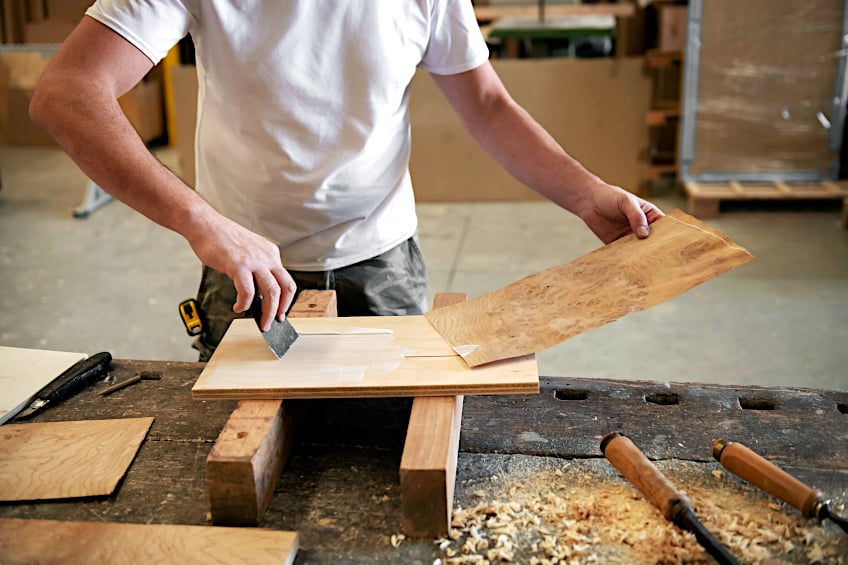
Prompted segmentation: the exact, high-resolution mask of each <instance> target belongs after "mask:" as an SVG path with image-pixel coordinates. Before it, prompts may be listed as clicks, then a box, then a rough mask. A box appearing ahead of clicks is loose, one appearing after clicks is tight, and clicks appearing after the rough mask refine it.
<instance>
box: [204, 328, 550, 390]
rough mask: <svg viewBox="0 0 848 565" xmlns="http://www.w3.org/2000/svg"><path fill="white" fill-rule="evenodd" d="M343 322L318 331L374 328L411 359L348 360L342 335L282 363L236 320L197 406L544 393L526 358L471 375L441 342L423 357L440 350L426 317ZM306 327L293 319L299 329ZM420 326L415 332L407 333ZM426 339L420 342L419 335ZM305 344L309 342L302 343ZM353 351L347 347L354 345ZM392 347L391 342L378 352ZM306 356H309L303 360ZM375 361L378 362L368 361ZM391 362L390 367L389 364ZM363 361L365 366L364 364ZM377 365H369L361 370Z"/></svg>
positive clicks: (363, 355)
mask: <svg viewBox="0 0 848 565" xmlns="http://www.w3.org/2000/svg"><path fill="white" fill-rule="evenodd" d="M350 320H351V318H338V319H337V320H335V321H333V320H325V321H318V320H314V321H311V322H316V324H314V325H320V326H321V327H322V328H325V329H326V328H333V327H334V328H336V329H339V330H340V331H346V330H347V329H350V328H353V327H356V326H357V325H363V324H366V323H369V324H371V325H376V326H382V327H383V328H386V329H390V330H392V331H394V330H397V333H396V335H395V338H396V339H398V341H397V342H396V343H394V344H392V342H391V339H392V336H387V337H388V340H389V346H390V347H395V346H398V347H400V348H406V347H408V348H410V349H411V352H410V355H411V356H407V357H404V356H403V355H402V351H401V352H400V353H398V352H397V351H389V354H390V355H396V357H391V358H387V357H385V353H382V352H381V351H382V350H378V349H373V350H372V349H367V350H363V351H356V350H354V351H353V352H352V351H351V348H350V347H348V349H346V350H345V351H343V356H339V357H336V356H334V355H333V353H332V347H335V346H339V345H340V344H343V343H347V342H349V341H350V340H351V339H358V338H357V336H341V339H337V340H334V341H333V342H332V347H330V348H328V349H326V350H325V349H322V348H321V347H320V346H314V344H313V345H308V347H317V349H312V350H309V349H306V350H304V349H300V348H301V345H303V344H306V343H307V337H309V336H301V337H300V339H298V340H297V341H296V342H295V344H294V345H293V346H292V348H291V349H290V350H289V351H288V352H287V353H286V355H284V356H283V358H282V359H276V358H275V357H274V355H273V354H272V353H271V352H270V351H269V350H268V346H267V345H266V344H265V342H264V340H263V339H262V336H261V334H260V333H259V331H258V330H257V328H256V324H255V323H253V322H252V321H251V320H249V319H240V320H234V321H233V323H232V324H231V326H230V328H229V329H228V330H227V333H226V335H225V336H224V338H223V339H222V340H221V343H220V345H219V346H218V349H217V350H216V351H215V353H214V355H213V356H212V358H211V359H210V361H209V363H208V364H207V365H206V368H205V369H204V370H203V372H202V373H201V375H200V378H199V379H198V380H197V383H195V385H194V387H193V388H192V397H193V398H195V399H199V400H211V399H217V398H230V399H247V398H265V399H274V398H373V397H396V396H444V395H456V394H524V393H532V392H535V391H537V390H538V368H537V366H536V360H535V358H533V357H522V358H520V359H513V360H509V361H504V362H503V363H497V364H492V365H490V366H487V367H481V368H477V369H473V370H472V369H470V368H469V367H468V365H467V364H466V363H465V362H463V360H462V359H461V358H460V357H459V356H458V355H457V354H456V353H454V352H453V351H450V348H449V347H445V345H444V343H443V340H440V341H439V343H440V345H439V346H438V348H437V350H438V351H437V353H438V352H444V353H445V355H437V356H421V355H426V354H430V352H432V351H434V349H430V348H428V347H427V346H426V343H427V341H428V339H430V337H429V336H435V335H436V333H435V332H434V331H433V329H432V328H431V327H429V324H428V323H427V321H426V319H425V318H423V317H420V316H404V317H398V316H382V317H374V318H373V319H372V320H371V321H370V322H366V321H365V320H363V319H354V320H355V321H354V322H351V321H350ZM301 322H306V321H305V320H295V319H292V323H293V324H298V326H297V327H299V328H300V327H304V326H301V325H300V323H301ZM410 324H414V325H415V327H417V328H418V330H416V331H412V332H410V331H409V325H410ZM416 335H419V336H421V339H420V340H417V339H415V336H416ZM302 342H303V343H302ZM348 345H349V343H348ZM384 346H386V344H385V343H383V344H382V345H380V346H379V347H384ZM300 351H304V355H303V356H300ZM372 355H376V356H377V357H376V358H375V359H373V360H371V359H370V357H371V356H372ZM387 359H388V361H391V363H389V362H388V361H387ZM363 360H365V361H363ZM372 361H373V363H372V364H371V365H363V363H371V362H372Z"/></svg>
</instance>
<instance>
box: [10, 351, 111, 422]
mask: <svg viewBox="0 0 848 565" xmlns="http://www.w3.org/2000/svg"><path fill="white" fill-rule="evenodd" d="M111 362H112V355H111V354H110V353H108V352H105V351H104V352H101V353H95V354H94V355H92V356H90V357H88V358H86V359H83V360H81V361H77V362H76V363H74V364H73V365H72V366H71V367H69V368H68V369H67V370H66V371H65V372H63V373H62V374H61V375H59V376H58V377H56V378H55V379H54V380H53V382H51V383H50V384H49V385H48V386H46V387H45V388H44V389H42V390H41V392H39V393H38V400H41V401H42V402H43V403H44V406H47V405H48V404H50V405H51V406H52V405H53V404H57V403H59V402H61V401H63V400H65V399H66V398H69V397H71V396H73V395H74V394H76V393H77V392H78V391H80V390H81V389H82V388H84V387H85V386H87V385H89V384H91V383H93V382H94V381H95V380H96V379H97V377H99V376H100V375H102V374H103V373H105V372H106V371H107V370H108V369H109V364H110V363H111ZM37 412H38V410H33V411H28V412H25V413H24V414H22V415H21V416H20V417H21V418H28V417H30V416H33V415H35V414H36V413H37Z"/></svg>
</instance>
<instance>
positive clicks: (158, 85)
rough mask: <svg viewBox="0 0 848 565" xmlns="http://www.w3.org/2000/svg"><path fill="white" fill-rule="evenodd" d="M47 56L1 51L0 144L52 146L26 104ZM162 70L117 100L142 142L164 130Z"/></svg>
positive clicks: (30, 52)
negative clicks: (30, 115)
mask: <svg viewBox="0 0 848 565" xmlns="http://www.w3.org/2000/svg"><path fill="white" fill-rule="evenodd" d="M48 60H49V59H48V58H47V57H45V56H43V55H41V53H40V52H38V51H2V52H0V143H3V144H8V145H55V144H56V142H55V141H54V140H53V137H52V136H50V134H48V133H47V132H46V131H45V130H44V129H42V128H41V127H40V126H38V125H36V124H35V123H33V122H32V120H30V118H29V103H30V100H32V94H33V92H34V91H35V85H36V83H37V82H38V78H39V77H40V76H41V73H42V72H43V71H44V68H45V67H46V66H47V62H48ZM163 98H164V97H163V93H162V73H161V70H159V69H154V70H153V71H151V73H150V74H148V76H147V77H145V79H144V80H142V81H141V82H140V83H139V84H137V85H136V86H135V87H134V88H133V89H132V90H130V91H129V92H128V93H127V94H125V95H124V96H122V97H121V98H120V99H119V100H118V103H119V104H120V105H121V108H122V109H123V110H124V113H125V114H126V115H127V118H128V119H129V121H130V123H131V124H132V125H133V127H134V128H135V130H136V131H137V132H138V134H139V136H141V138H142V139H143V140H144V141H145V142H148V141H152V140H154V139H156V138H158V137H160V136H161V135H162V134H163V133H164V131H165V120H164V100H163Z"/></svg>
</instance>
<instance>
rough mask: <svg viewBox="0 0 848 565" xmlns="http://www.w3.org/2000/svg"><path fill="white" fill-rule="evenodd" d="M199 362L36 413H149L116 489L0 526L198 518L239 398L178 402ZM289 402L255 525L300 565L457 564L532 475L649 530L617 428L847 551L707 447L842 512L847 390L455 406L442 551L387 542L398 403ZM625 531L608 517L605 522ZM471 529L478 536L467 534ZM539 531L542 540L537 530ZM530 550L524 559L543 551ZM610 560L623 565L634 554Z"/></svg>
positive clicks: (682, 474)
mask: <svg viewBox="0 0 848 565" xmlns="http://www.w3.org/2000/svg"><path fill="white" fill-rule="evenodd" d="M203 366H204V365H203V364H201V363H176V362H154V361H132V360H115V361H113V364H112V375H113V376H114V378H115V380H116V381H121V380H123V379H126V378H129V377H132V376H134V375H136V374H139V373H145V372H147V373H155V374H158V375H161V380H144V381H141V382H140V383H137V384H135V385H132V386H130V387H127V388H125V389H123V390H120V391H118V392H115V393H113V394H111V395H109V396H100V395H98V394H97V392H98V391H99V390H102V389H103V388H105V386H106V384H104V383H97V384H96V385H94V386H92V387H90V388H88V389H86V390H85V391H83V392H81V393H79V394H78V395H77V396H75V397H73V398H71V399H70V400H67V401H65V402H64V403H63V404H60V405H57V406H54V407H52V408H49V409H47V410H46V411H45V412H43V413H42V414H40V415H38V416H37V417H36V418H34V419H33V420H32V421H36V422H48V421H63V420H89V419H106V418H129V417H142V416H153V417H154V418H155V420H154V422H153V426H152V427H151V429H150V432H149V433H148V435H147V438H146V440H145V441H144V443H143V444H142V447H141V449H140V451H139V453H138V455H137V457H136V458H135V460H134V462H133V464H132V465H131V467H130V469H129V471H128V473H127V475H126V477H125V478H124V480H123V481H122V483H121V484H120V485H119V487H118V489H117V492H116V493H115V494H114V495H112V496H109V497H104V498H100V499H77V500H73V501H61V502H43V503H34V504H27V503H23V504H2V505H0V517H15V518H51V519H61V520H83V521H110V522H133V523H172V524H199V525H204V524H208V522H207V515H208V512H209V502H208V498H207V492H206V479H205V460H206V456H207V455H208V454H209V451H210V449H211V448H212V445H213V444H214V442H215V440H216V438H217V436H218V433H219V432H220V431H221V429H222V428H223V426H224V424H225V422H226V421H227V418H228V416H229V415H230V413H231V412H232V411H233V410H234V409H235V407H236V406H237V403H236V402H235V401H226V400H223V401H195V400H192V399H191V392H190V391H191V387H192V385H193V384H194V382H195V381H196V380H197V377H198V375H199V374H200V371H201V369H202V368H203ZM299 402H304V403H308V404H307V410H306V412H307V414H308V415H307V416H306V420H305V421H304V423H303V424H302V425H301V426H300V428H299V434H300V435H299V437H298V443H297V445H296V447H295V449H294V452H293V454H292V457H291V459H290V460H289V463H288V465H287V467H286V468H285V470H284V471H283V475H282V478H281V480H280V482H279V483H278V485H277V488H276V492H275V494H274V498H273V499H272V501H271V503H270V507H269V509H268V511H267V512H266V514H265V516H264V518H263V520H262V522H261V523H260V526H259V527H262V528H272V529H281V530H296V531H298V532H300V534H301V549H300V551H299V553H298V558H297V562H298V563H338V562H353V563H356V562H361V563H366V562H367V563H401V562H402V563H433V562H434V560H436V559H441V560H442V562H443V563H453V562H459V561H456V560H455V559H456V556H462V555H463V554H462V552H461V546H462V545H463V544H464V543H465V542H466V541H468V539H469V536H468V533H467V530H464V531H463V530H461V528H463V527H466V528H467V526H468V524H469V523H470V522H469V520H470V518H469V516H468V514H469V513H471V512H472V510H473V511H476V512H478V513H479V512H480V508H484V506H485V505H486V504H488V505H490V506H492V507H494V508H495V509H494V510H492V509H490V510H485V509H484V510H483V512H484V514H485V513H486V512H488V515H489V517H490V518H491V516H493V515H496V514H497V506H498V505H500V504H502V503H509V501H510V500H511V499H514V500H515V501H518V502H516V503H515V504H514V508H513V509H512V510H508V509H507V511H508V512H512V511H518V510H520V511H519V514H520V513H521V512H523V511H524V509H525V508H530V507H531V506H532V501H531V500H530V499H529V498H527V496H528V495H529V494H530V490H531V488H533V487H534V485H536V486H538V484H539V479H540V478H541V479H543V480H544V481H548V482H549V483H550V489H549V490H550V493H548V494H547V495H545V496H543V498H545V499H546V500H547V501H548V502H551V503H556V504H561V503H563V501H568V500H571V501H572V505H576V506H575V507H578V506H579V508H580V509H581V510H580V512H583V514H581V515H580V516H578V518H580V519H585V520H587V522H586V523H587V524H588V523H590V522H589V521H591V520H596V519H600V518H601V517H600V516H599V515H600V514H603V512H600V511H599V510H598V508H601V506H598V502H597V501H593V502H592V504H593V505H594V506H591V508H595V511H594V512H595V516H590V515H589V514H590V513H591V512H590V510H586V508H588V506H586V504H588V503H586V502H585V499H584V498H581V497H582V496H583V495H591V496H599V497H601V498H610V499H611V500H612V499H614V497H615V496H618V494H617V493H618V492H619V491H621V492H626V493H628V494H627V502H626V504H624V503H622V504H623V506H622V505H620V506H621V507H622V508H624V506H626V507H627V511H628V512H629V513H630V514H632V516H631V518H632V517H633V516H636V514H638V513H639V512H646V513H647V515H648V516H649V518H650V519H652V520H657V521H658V522H659V523H663V522H664V521H663V520H662V518H661V517H660V515H659V513H658V512H656V511H654V510H653V509H652V507H650V506H649V504H648V503H647V502H645V501H644V500H641V497H640V496H639V495H638V493H637V492H636V491H635V490H633V489H632V488H630V487H629V486H628V485H627V484H626V483H625V482H624V480H623V479H622V478H621V477H620V476H619V475H618V474H617V472H616V471H615V470H614V469H613V468H612V467H611V466H610V465H609V464H608V463H607V461H606V460H605V459H604V458H603V457H602V455H601V453H600V449H599V441H600V437H601V436H602V435H604V434H605V433H607V432H610V431H614V430H619V431H622V432H624V433H625V434H626V435H627V436H628V437H630V438H631V439H632V440H633V442H634V443H635V444H636V445H637V446H639V447H640V448H641V449H642V450H643V451H644V452H645V454H646V455H647V456H648V457H649V458H650V459H652V460H656V461H657V464H658V466H659V467H660V468H661V469H662V470H663V471H664V472H665V473H666V474H667V475H668V476H669V478H670V479H671V480H672V482H674V483H675V484H677V485H678V486H679V487H680V488H681V489H682V490H686V491H687V492H688V494H689V496H690V498H693V502H694V503H695V506H696V511H700V509H701V508H703V509H704V510H705V511H707V510H710V508H712V507H711V506H710V505H711V504H713V501H703V503H702V505H701V506H700V507H699V500H698V498H697V497H696V496H694V495H695V494H698V495H699V496H702V497H703V496H705V493H708V492H720V493H723V494H724V495H726V496H725V498H728V497H729V495H730V494H732V495H733V497H735V498H734V499H735V500H736V501H737V503H738V500H739V497H743V498H745V499H746V500H747V502H746V504H750V505H751V508H752V510H751V512H754V513H760V514H770V515H771V516H772V518H769V520H771V521H772V522H773V521H774V520H775V519H778V518H781V517H785V516H789V518H783V519H792V520H795V521H796V522H793V523H792V524H791V526H792V527H793V528H796V530H797V531H796V533H798V532H800V530H799V529H798V528H806V530H805V531H804V532H800V534H799V535H801V534H803V535H806V536H807V540H808V542H810V543H812V542H811V539H812V540H813V541H814V540H815V538H820V539H822V540H831V543H830V545H829V546H828V547H827V548H826V549H827V550H828V551H830V550H831V549H832V550H834V551H836V552H837V553H834V554H833V555H842V556H846V555H848V536H840V534H839V530H838V529H837V528H836V526H835V525H833V524H830V523H826V524H824V525H823V526H820V525H817V524H813V523H811V522H808V521H806V520H803V519H801V518H799V517H798V516H797V515H798V512H797V511H795V510H794V509H792V508H789V507H786V506H785V505H782V504H777V501H776V500H775V499H771V498H769V497H768V496H766V495H762V494H760V493H758V492H757V491H755V490H754V489H753V488H751V487H748V486H747V485H745V484H744V483H742V482H741V481H739V480H737V479H735V478H733V477H732V476H730V475H729V474H728V473H726V472H724V471H723V470H722V468H721V467H720V466H719V465H718V464H717V463H715V461H714V460H713V459H712V456H711V444H712V441H713V440H714V439H716V438H719V437H721V438H724V439H726V440H733V441H740V442H742V443H744V444H746V445H748V446H749V447H751V448H752V449H754V450H756V451H757V452H759V453H760V454H762V455H764V456H765V457H767V458H769V459H771V460H772V461H773V462H775V463H777V464H778V465H780V466H781V467H782V468H784V469H786V470H787V471H789V472H791V473H792V474H794V475H795V476H797V477H798V478H799V479H801V480H802V481H804V482H806V483H807V484H810V485H811V486H815V487H817V488H819V489H820V490H822V491H823V492H825V493H826V494H828V495H829V496H830V497H832V498H833V500H834V503H835V504H836V506H837V507H839V505H840V504H841V505H843V507H842V513H843V514H845V513H846V509H845V507H844V506H845V505H848V391H827V390H811V389H788V388H769V387H732V386H718V385H703V384H680V383H660V382H650V381H644V382H634V381H616V380H604V379H579V378H561V377H556V378H554V377H551V378H548V377H543V378H542V379H541V392H540V393H539V394H538V395H524V396H480V397H466V398H465V405H464V410H463V424H462V435H461V441H460V454H459V461H458V469H457V480H456V493H455V506H459V507H462V508H463V509H464V510H463V511H462V512H459V513H456V514H455V521H456V524H457V528H458V529H457V531H456V532H455V533H454V536H456V537H457V539H456V540H451V539H445V540H442V541H441V542H439V541H438V540H436V541H435V542H434V540H429V539H428V540H409V539H403V538H402V536H399V535H398V534H399V532H400V520H401V518H400V500H399V482H398V468H399V465H400V457H401V451H402V447H403V440H404V436H405V430H406V420H407V417H408V411H409V407H410V405H411V401H410V399H376V400H373V399H372V400H326V401H299ZM554 483H556V484H554ZM543 487H544V485H543ZM522 489H524V490H523V492H519V491H521V490H522ZM522 496H523V497H524V498H522ZM554 499H556V500H554ZM481 504H482V505H483V506H481ZM519 506H521V507H522V508H521V509H519V508H518V507H519ZM719 510H721V509H719ZM745 511H746V512H747V511H748V510H745ZM652 512H653V513H654V514H655V516H652V515H651V513H652ZM563 516H564V515H563ZM607 518H610V517H609V516H607ZM612 518H614V517H612ZM640 519H641V518H640ZM565 521H566V522H567V521H568V520H565ZM577 521H578V522H579V521H580V520H577ZM572 522H573V520H572ZM569 523H570V522H569ZM591 523H592V524H596V525H597V526H598V527H600V525H599V524H601V523H600V522H591ZM705 523H706V521H705ZM770 523H771V522H770ZM626 525H627V523H626V522H624V521H623V520H622V524H620V525H619V527H623V526H626ZM578 526H579V524H578ZM708 527H709V525H708ZM523 529H524V530H526V529H527V527H523ZM542 529H544V528H542ZM637 529H642V527H641V525H640V526H639V528H637ZM584 530H585V528H584ZM475 533H476V535H478V536H479V533H478V532H476V528H475ZM525 534H527V533H526V532H525ZM584 534H585V535H584ZM527 535H529V534H527ZM575 535H577V534H575ZM580 535H584V537H586V540H587V541H586V543H584V544H582V545H581V544H580V543H577V547H578V548H583V546H584V545H587V544H588V545H592V546H593V548H594V549H593V551H597V552H598V554H600V555H606V556H607V557H608V558H609V559H607V560H603V559H602V561H601V562H608V561H613V559H612V556H615V555H619V557H620V556H621V555H622V554H621V551H623V550H622V549H621V548H612V549H609V548H608V549H604V548H603V547H600V546H602V545H603V543H604V538H603V536H600V535H598V534H597V532H591V531H588V530H586V531H583V533H581V534H580ZM624 537H627V536H626V535H625V536H624ZM802 537H803V536H802ZM539 538H540V539H541V540H542V542H541V545H542V546H544V545H545V543H546V542H545V541H544V532H542V533H541V534H539ZM843 538H844V539H843ZM475 539H479V538H475ZM495 540H496V536H495V537H492V538H491V539H490V540H489V541H488V542H487V543H488V544H489V548H490V549H491V548H494V544H495ZM592 540H594V541H592ZM832 540H836V541H832ZM472 541H473V540H472ZM796 541H797V540H796ZM510 543H512V542H511V541H510ZM516 543H518V542H516ZM646 543H648V544H650V540H648V542H646ZM687 543H688V542H687ZM793 543H794V544H795V545H797V543H795V542H793ZM593 544H594V545H593ZM539 545H540V544H539V543H537V547H536V550H538V551H542V549H540V547H539ZM618 545H622V544H620V543H619V544H618ZM624 545H625V546H626V548H625V549H627V548H633V547H638V545H639V543H638V540H634V539H630V540H625V541H624ZM807 545H810V544H809V543H808V544H807ZM787 547H788V546H787ZM648 549H649V550H650V549H651V548H648ZM581 550H582V549H581ZM515 551H516V553H515V555H514V558H515V561H516V562H529V559H530V558H529V557H528V555H530V553H528V552H529V551H530V550H529V549H526V548H525V549H524V550H520V549H515ZM522 551H524V553H522ZM584 551H585V550H584ZM604 551H607V553H604ZM810 551H811V550H809V549H808V548H807V547H806V546H804V547H801V546H798V547H797V548H796V549H795V550H793V551H792V552H790V553H789V554H788V556H781V557H780V558H781V559H784V560H786V561H790V562H796V563H806V562H811V561H812V559H813V558H814V557H815V555H813V554H811V553H810ZM453 552H456V555H454V556H453V557H454V560H453V561H452V560H451V556H452V555H453ZM480 553H481V554H483V555H485V554H486V552H485V551H484V550H481V551H480ZM534 555H535V554H534ZM628 555H630V554H628ZM645 555H650V553H647V554H645ZM811 555H812V557H811ZM522 556H523V557H522ZM577 557H579V555H578V556H577ZM471 559H472V558H470V557H469V558H468V562H471ZM474 559H476V558H474ZM620 559H621V560H622V562H635V560H636V558H634V557H633V555H630V557H627V558H623V557H620ZM829 559H831V558H829V557H827V554H825V558H824V560H823V561H821V562H825V563H827V562H833V563H836V562H838V561H836V559H837V558H835V557H834V558H833V559H834V560H832V561H830V560H829ZM655 561H656V555H654V557H652V558H651V559H648V558H646V562H655ZM478 562H479V561H478ZM578 562H582V561H578ZM703 562H705V563H706V562H708V561H706V560H705V561H703Z"/></svg>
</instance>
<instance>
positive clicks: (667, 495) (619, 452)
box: [601, 432, 692, 522]
mask: <svg viewBox="0 0 848 565" xmlns="http://www.w3.org/2000/svg"><path fill="white" fill-rule="evenodd" d="M601 452H602V453H603V454H604V457H606V458H607V459H608V460H609V462H610V463H612V465H613V467H615V468H616V469H618V471H619V472H620V473H621V474H622V475H624V477H625V478H626V479H627V480H628V481H630V482H631V483H633V485H634V486H635V487H636V488H637V489H639V492H641V493H642V494H643V495H645V497H646V498H647V499H648V500H649V501H650V502H651V504H653V505H654V506H655V507H657V508H658V509H659V511H660V512H662V513H663V516H665V518H666V519H667V520H670V521H672V522H673V521H674V517H675V516H674V515H675V511H676V510H677V509H679V508H680V506H681V505H682V506H685V507H687V508H691V506H692V504H691V503H690V502H689V499H688V498H686V495H684V494H683V493H681V492H680V491H678V490H677V489H676V488H674V485H672V484H671V482H669V480H668V479H667V478H666V477H665V475H663V474H662V473H660V471H659V469H657V468H656V467H655V466H654V464H653V463H651V461H650V460H649V459H648V458H647V457H645V454H644V453H642V452H641V451H640V450H639V448H638V447H636V445H635V444H634V443H633V442H632V441H630V438H627V437H625V436H623V435H621V434H620V433H619V432H611V433H608V434H607V435H605V436H604V437H603V438H602V439H601Z"/></svg>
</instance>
